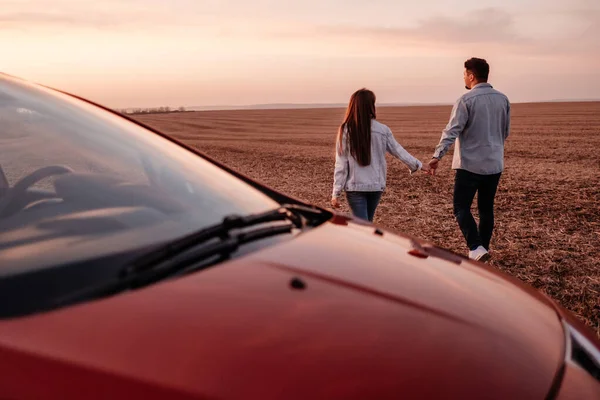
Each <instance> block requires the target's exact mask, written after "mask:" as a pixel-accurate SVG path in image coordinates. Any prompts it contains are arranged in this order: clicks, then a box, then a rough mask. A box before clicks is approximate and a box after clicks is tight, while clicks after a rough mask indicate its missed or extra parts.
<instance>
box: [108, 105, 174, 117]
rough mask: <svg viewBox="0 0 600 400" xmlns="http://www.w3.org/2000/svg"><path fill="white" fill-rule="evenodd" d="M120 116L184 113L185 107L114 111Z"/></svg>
mask: <svg viewBox="0 0 600 400" xmlns="http://www.w3.org/2000/svg"><path fill="white" fill-rule="evenodd" d="M116 111H118V112H120V113H121V114H129V115H131V114H164V113H176V112H186V109H185V107H179V108H171V107H152V108H132V109H129V110H128V109H126V108H123V109H120V110H116Z"/></svg>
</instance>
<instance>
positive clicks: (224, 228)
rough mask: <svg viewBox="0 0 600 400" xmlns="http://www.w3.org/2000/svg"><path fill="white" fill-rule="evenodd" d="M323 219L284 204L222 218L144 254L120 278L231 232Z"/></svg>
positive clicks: (301, 224)
mask: <svg viewBox="0 0 600 400" xmlns="http://www.w3.org/2000/svg"><path fill="white" fill-rule="evenodd" d="M322 217H323V212H322V211H321V210H319V209H313V208H309V207H305V206H301V205H296V204H291V205H288V204H284V205H282V206H280V207H278V208H276V209H274V210H269V211H266V212H264V213H260V214H250V215H246V216H239V215H228V216H226V217H225V218H223V221H222V222H221V223H219V224H216V225H213V226H210V227H208V228H204V229H202V230H200V231H197V232H194V233H192V234H189V235H187V236H184V237H182V238H180V239H176V240H175V241H172V242H169V243H167V244H166V245H164V246H160V247H158V248H156V249H154V250H151V251H150V252H149V253H146V254H145V255H144V256H142V257H141V258H139V259H137V260H136V261H134V262H133V263H132V264H131V265H129V266H128V267H127V268H126V269H125V270H124V271H123V274H124V275H129V274H132V273H138V272H140V271H142V270H144V269H147V268H152V267H153V266H154V265H155V264H156V263H158V262H160V261H162V260H164V259H166V258H170V257H172V256H173V255H176V254H179V253H181V252H182V251H185V250H186V249H188V248H190V247H195V246H198V245H199V244H200V243H203V242H205V241H207V240H210V239H214V238H221V239H226V238H227V237H228V236H229V234H230V232H231V231H232V230H234V229H242V228H247V227H250V226H254V225H259V224H264V223H267V222H275V221H285V220H288V221H291V222H292V223H293V224H294V226H295V227H296V228H298V229H302V228H303V227H304V226H306V225H307V224H312V223H314V222H316V221H318V220H319V219H320V218H322Z"/></svg>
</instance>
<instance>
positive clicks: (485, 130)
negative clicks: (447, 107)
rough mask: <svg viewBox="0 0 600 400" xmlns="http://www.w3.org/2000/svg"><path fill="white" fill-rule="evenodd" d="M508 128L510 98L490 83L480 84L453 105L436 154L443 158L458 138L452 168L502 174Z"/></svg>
mask: <svg viewBox="0 0 600 400" xmlns="http://www.w3.org/2000/svg"><path fill="white" fill-rule="evenodd" d="M509 131H510V102H509V101H508V98H507V97H506V96H505V95H504V94H502V93H500V92H499V91H497V90H496V89H494V88H493V87H492V85H490V84H489V83H479V84H477V85H475V86H473V88H472V89H471V90H470V91H469V92H467V93H465V94H464V95H463V96H462V97H461V98H460V99H458V101H457V102H456V104H454V108H453V109H452V114H451V116H450V121H449V122H448V125H447V126H446V128H445V129H444V131H443V132H442V138H441V140H440V142H439V144H438V146H437V147H436V148H435V152H434V153H433V157H434V158H437V159H441V158H442V157H443V156H444V154H446V152H447V151H448V150H449V149H450V147H451V146H452V144H453V143H454V141H455V140H456V145H455V146H454V158H453V160H452V168H453V169H464V170H467V171H469V172H473V173H475V174H480V175H493V174H497V173H500V172H502V171H503V170H504V142H505V141H506V138H507V137H508V134H509Z"/></svg>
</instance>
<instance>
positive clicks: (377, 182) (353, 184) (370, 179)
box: [332, 119, 423, 197]
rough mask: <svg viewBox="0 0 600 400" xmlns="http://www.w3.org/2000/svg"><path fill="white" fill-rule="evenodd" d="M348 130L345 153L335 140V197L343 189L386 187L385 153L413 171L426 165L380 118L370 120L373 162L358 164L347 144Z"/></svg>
mask: <svg viewBox="0 0 600 400" xmlns="http://www.w3.org/2000/svg"><path fill="white" fill-rule="evenodd" d="M347 138H348V135H347V132H346V131H345V130H344V132H343V137H342V142H343V143H344V144H345V146H344V152H343V154H340V152H339V150H338V144H339V143H336V147H335V148H336V151H335V154H336V156H335V171H334V174H333V193H332V197H339V196H340V194H341V192H342V191H344V190H346V191H357V192H377V191H383V190H384V189H385V187H386V175H387V163H386V160H385V154H386V152H389V153H390V154H392V155H393V156H394V157H396V158H398V159H399V160H400V161H402V162H403V163H404V164H406V165H407V166H408V168H409V169H410V173H411V174H412V173H414V172H416V171H418V170H419V169H421V167H422V166H423V165H422V164H421V161H419V160H418V159H416V158H415V157H413V156H412V155H411V154H410V153H408V151H406V150H405V149H404V147H402V146H401V145H400V143H398V142H397V141H396V139H395V138H394V135H392V131H391V130H390V128H388V127H387V126H386V125H384V124H382V123H380V122H379V121H377V120H375V119H372V120H371V164H370V165H367V166H366V167H365V166H362V165H359V164H358V162H356V160H355V159H354V157H352V155H351V154H350V149H349V148H348V145H347Z"/></svg>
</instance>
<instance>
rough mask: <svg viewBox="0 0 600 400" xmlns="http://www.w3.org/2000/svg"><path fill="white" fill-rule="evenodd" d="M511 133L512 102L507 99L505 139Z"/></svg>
mask: <svg viewBox="0 0 600 400" xmlns="http://www.w3.org/2000/svg"><path fill="white" fill-rule="evenodd" d="M509 134H510V102H509V101H508V99H507V100H506V128H505V130H504V140H506V138H508V135H509Z"/></svg>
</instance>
